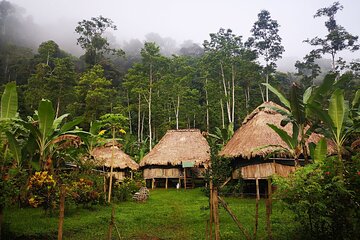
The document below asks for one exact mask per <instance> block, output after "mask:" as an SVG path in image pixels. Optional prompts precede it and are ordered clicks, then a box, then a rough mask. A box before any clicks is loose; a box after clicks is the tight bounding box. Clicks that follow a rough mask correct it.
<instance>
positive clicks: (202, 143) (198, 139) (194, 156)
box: [140, 129, 210, 167]
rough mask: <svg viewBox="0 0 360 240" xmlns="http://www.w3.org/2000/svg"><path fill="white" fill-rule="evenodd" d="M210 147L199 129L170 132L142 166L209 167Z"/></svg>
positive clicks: (147, 156)
mask: <svg viewBox="0 0 360 240" xmlns="http://www.w3.org/2000/svg"><path fill="white" fill-rule="evenodd" d="M209 161H210V147H209V144H208V142H207V141H206V139H205V138H204V137H203V136H202V134H201V132H200V130H198V129H181V130H168V131H167V132H166V134H165V135H164V136H163V138H162V139H161V140H160V142H159V143H158V144H157V145H156V146H155V147H154V148H153V149H152V150H151V151H150V152H149V153H148V154H147V155H146V156H145V157H144V158H143V159H142V160H141V162H140V166H141V167H144V166H149V165H157V166H161V165H163V166H164V165H165V166H166V165H167V166H176V165H181V164H182V163H184V162H194V166H199V165H203V166H207V165H208V163H209Z"/></svg>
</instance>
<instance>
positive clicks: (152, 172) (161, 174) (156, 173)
mask: <svg viewBox="0 0 360 240" xmlns="http://www.w3.org/2000/svg"><path fill="white" fill-rule="evenodd" d="M180 174H181V171H180V169H179V168H167V169H164V168H146V169H144V178H145V179H150V178H179V177H180Z"/></svg>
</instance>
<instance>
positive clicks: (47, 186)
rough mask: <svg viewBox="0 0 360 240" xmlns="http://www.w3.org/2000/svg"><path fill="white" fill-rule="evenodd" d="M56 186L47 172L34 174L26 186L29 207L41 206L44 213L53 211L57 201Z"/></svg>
mask: <svg viewBox="0 0 360 240" xmlns="http://www.w3.org/2000/svg"><path fill="white" fill-rule="evenodd" d="M56 186H57V184H56V181H55V180H54V178H53V176H52V175H51V174H49V173H48V172H47V171H43V172H35V174H34V175H33V176H32V177H31V178H30V181H29V184H28V190H29V199H28V202H29V204H30V206H32V207H35V208H37V207H40V206H42V207H43V208H44V210H45V212H46V211H47V210H52V209H54V208H55V207H56V205H57V201H56V200H57V199H58V197H57V192H58V191H57V188H56Z"/></svg>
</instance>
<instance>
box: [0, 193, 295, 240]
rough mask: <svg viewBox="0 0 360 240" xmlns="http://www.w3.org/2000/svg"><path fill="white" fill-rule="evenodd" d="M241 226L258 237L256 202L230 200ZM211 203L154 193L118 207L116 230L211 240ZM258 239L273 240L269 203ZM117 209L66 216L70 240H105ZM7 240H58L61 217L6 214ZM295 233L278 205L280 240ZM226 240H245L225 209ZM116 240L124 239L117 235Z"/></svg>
mask: <svg viewBox="0 0 360 240" xmlns="http://www.w3.org/2000/svg"><path fill="white" fill-rule="evenodd" d="M225 200H226V201H227V202H228V204H229V206H230V208H231V209H232V210H233V212H234V213H236V215H237V216H238V219H239V220H240V222H241V223H242V224H243V225H244V226H245V228H246V229H247V230H248V231H249V232H250V233H251V234H252V233H253V228H254V215H255V200H254V199H239V198H225ZM207 206H208V198H207V197H206V196H205V195H204V193H203V192H201V190H200V189H194V190H187V191H184V190H179V191H177V190H175V189H171V190H165V189H156V190H152V191H151V192H150V198H149V199H148V201H147V202H145V203H136V202H132V201H129V202H123V203H118V204H116V205H115V215H116V224H117V227H118V229H119V231H120V233H121V237H122V239H139V240H140V239H152V240H155V239H205V232H206V224H207V220H208V219H209V210H208V208H207ZM259 209H260V210H259V230H258V239H267V235H266V231H265V202H264V201H260V208H259ZM110 216H111V206H96V207H95V208H94V209H92V210H89V209H83V208H81V207H78V208H75V207H72V208H70V209H66V210H65V220H64V239H75V240H76V239H105V238H106V235H107V231H108V226H109V221H110ZM4 222H5V227H6V231H7V236H6V238H5V239H57V224H58V217H57V216H54V217H45V216H44V212H43V211H42V210H41V209H32V208H26V209H18V208H12V209H6V210H5V215H4ZM294 227H295V224H294V222H293V220H292V217H291V214H290V213H289V212H287V211H283V210H282V209H281V208H280V207H279V206H278V204H277V203H276V202H275V204H274V209H273V215H272V229H273V235H274V239H289V234H290V233H291V230H292V229H293V228H294ZM220 231H221V237H222V239H244V237H243V235H242V233H241V232H240V231H239V229H238V228H237V226H236V225H235V223H234V222H233V220H232V219H231V217H230V216H229V214H228V213H227V212H226V211H225V210H224V209H223V208H220ZM113 239H118V237H117V234H116V231H115V229H114V231H113Z"/></svg>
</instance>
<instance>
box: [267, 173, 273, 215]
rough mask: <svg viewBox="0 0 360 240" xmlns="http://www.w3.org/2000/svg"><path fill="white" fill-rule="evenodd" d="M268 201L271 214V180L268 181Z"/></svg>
mask: <svg viewBox="0 0 360 240" xmlns="http://www.w3.org/2000/svg"><path fill="white" fill-rule="evenodd" d="M268 199H269V206H270V214H271V213H272V186H271V178H269V179H268Z"/></svg>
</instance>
